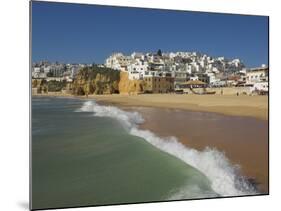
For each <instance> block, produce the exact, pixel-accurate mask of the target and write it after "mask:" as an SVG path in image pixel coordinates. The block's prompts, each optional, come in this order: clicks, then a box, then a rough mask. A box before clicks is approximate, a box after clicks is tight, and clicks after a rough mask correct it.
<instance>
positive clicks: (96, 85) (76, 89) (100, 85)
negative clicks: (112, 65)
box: [72, 69, 120, 95]
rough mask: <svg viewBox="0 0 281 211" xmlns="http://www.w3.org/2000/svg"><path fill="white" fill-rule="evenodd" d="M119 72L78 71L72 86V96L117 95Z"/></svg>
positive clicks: (101, 70)
mask: <svg viewBox="0 0 281 211" xmlns="http://www.w3.org/2000/svg"><path fill="white" fill-rule="evenodd" d="M119 79H120V76H119V72H118V71H116V70H108V69H83V70H80V71H79V73H78V74H77V76H76V79H75V80H74V82H73V84H72V90H73V94H75V95H88V94H113V93H119V90H118V83H119Z"/></svg>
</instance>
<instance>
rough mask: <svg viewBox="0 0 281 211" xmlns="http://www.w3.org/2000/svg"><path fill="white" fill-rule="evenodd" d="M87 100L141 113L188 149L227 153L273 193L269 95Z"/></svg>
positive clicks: (146, 126) (152, 128)
mask: <svg viewBox="0 0 281 211" xmlns="http://www.w3.org/2000/svg"><path fill="white" fill-rule="evenodd" d="M44 96H46V95H44ZM53 96H59V97H62V96H63V97H73V96H71V95H63V94H59V93H57V94H56V95H53ZM79 98H83V99H85V98H86V99H87V97H85V96H81V97H79ZM88 99H95V100H96V101H97V102H99V103H101V104H111V105H115V106H118V107H121V108H122V109H124V110H134V111H138V112H139V113H141V114H142V116H143V117H144V119H145V122H144V124H142V125H141V128H142V129H147V130H150V131H152V132H154V133H156V134H157V135H160V136H163V137H165V136H175V137H177V138H178V140H179V141H180V142H181V143H183V144H185V145H186V146H187V147H191V148H194V149H197V150H203V149H204V148H205V147H211V148H216V149H218V150H219V151H222V152H224V153H225V155H226V157H227V158H229V159H230V161H231V162H232V163H233V164H238V165H239V166H240V168H241V173H242V175H245V176H246V177H247V178H250V179H253V181H254V182H255V183H257V187H258V188H259V190H260V191H261V192H262V193H268V121H267V120H268V97H267V96H243V95H241V96H236V95H176V94H147V95H91V96H88Z"/></svg>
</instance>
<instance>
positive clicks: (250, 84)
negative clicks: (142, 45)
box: [32, 49, 269, 94]
mask: <svg viewBox="0 0 281 211" xmlns="http://www.w3.org/2000/svg"><path fill="white" fill-rule="evenodd" d="M93 65H94V64H62V63H58V62H55V63H50V62H48V61H41V62H38V63H33V65H32V79H41V80H46V81H53V80H55V81H66V82H69V83H71V82H73V81H74V80H75V77H76V75H77V73H78V72H79V70H81V69H83V68H85V67H92V66H93ZM97 66H98V67H101V68H109V69H112V70H115V71H120V73H126V74H127V75H128V81H142V82H144V83H145V88H143V92H144V93H171V92H174V93H188V92H189V93H192V92H194V90H196V88H203V89H204V91H201V92H200V93H201V94H202V93H207V94H211V93H215V92H214V91H210V92H208V91H206V89H207V88H208V89H209V90H215V88H218V87H220V88H221V87H241V90H244V91H243V93H246V94H249V93H254V92H256V93H258V94H267V93H268V72H269V69H268V67H267V66H266V65H261V66H260V67H256V68H246V67H245V65H244V64H243V62H242V61H241V60H240V59H227V58H225V57H211V56H209V55H207V54H201V53H198V52H175V53H174V52H167V53H162V52H161V50H160V49H159V50H158V51H157V52H156V53H151V52H150V53H139V52H133V53H132V54H131V55H125V54H123V53H113V54H112V55H111V56H109V57H108V58H107V59H106V60H105V63H104V64H99V65H97ZM192 88H193V89H192ZM217 94H218V93H217ZM221 94H222V93H221Z"/></svg>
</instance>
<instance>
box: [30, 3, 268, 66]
mask: <svg viewBox="0 0 281 211" xmlns="http://www.w3.org/2000/svg"><path fill="white" fill-rule="evenodd" d="M158 49H161V50H162V52H176V51H189V52H193V51H196V52H201V53H206V54H208V55H210V56H214V57H217V56H224V57H226V58H229V59H234V58H239V59H241V60H242V62H244V64H245V65H246V66H247V67H257V66H260V65H261V64H268V17H266V16H245V15H230V14H217V13H200V12H190V11H184V12H183V11H174V10H158V9H142V8H128V7H109V6H98V5H82V4H66V3H48V2H36V1H35V2H33V3H32V61H33V62H38V61H41V60H48V61H51V62H55V61H59V62H63V63H97V64H101V63H104V61H105V59H106V58H107V57H108V56H110V55H111V54H112V53H113V52H122V53H124V54H131V53H132V52H157V50H158Z"/></svg>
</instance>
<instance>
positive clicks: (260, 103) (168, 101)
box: [32, 93, 268, 120]
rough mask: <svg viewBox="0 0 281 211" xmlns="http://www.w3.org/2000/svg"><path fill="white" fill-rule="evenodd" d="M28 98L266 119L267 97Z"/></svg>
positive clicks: (119, 96) (56, 94)
mask: <svg viewBox="0 0 281 211" xmlns="http://www.w3.org/2000/svg"><path fill="white" fill-rule="evenodd" d="M32 96H42V97H44V96H45V97H48V96H49V97H70V98H79V99H94V100H96V101H97V102H100V103H106V104H111V105H116V106H124V107H152V108H168V109H181V110H185V111H198V112H210V113H218V114H224V115H229V116H241V117H243V116H244V117H254V118H257V119H261V120H268V96H236V95H177V94H141V95H121V94H113V95H89V96H88V97H86V96H75V95H71V94H63V93H48V94H36V95H32Z"/></svg>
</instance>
